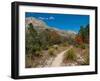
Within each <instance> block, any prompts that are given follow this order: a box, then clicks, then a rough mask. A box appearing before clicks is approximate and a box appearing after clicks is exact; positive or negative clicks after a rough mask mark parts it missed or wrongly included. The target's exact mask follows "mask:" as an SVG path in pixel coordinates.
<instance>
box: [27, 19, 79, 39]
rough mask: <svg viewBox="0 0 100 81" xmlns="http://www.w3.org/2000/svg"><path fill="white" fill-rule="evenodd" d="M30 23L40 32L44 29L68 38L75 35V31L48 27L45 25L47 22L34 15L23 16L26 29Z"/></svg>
mask: <svg viewBox="0 0 100 81" xmlns="http://www.w3.org/2000/svg"><path fill="white" fill-rule="evenodd" d="M30 23H32V25H33V27H34V29H35V30H36V31H37V32H42V31H45V30H49V31H54V32H56V33H57V34H59V35H60V36H62V37H66V38H69V37H70V38H74V37H75V35H76V34H77V33H76V32H74V31H71V30H66V31H65V30H60V29H57V28H55V27H49V26H47V24H46V23H45V22H44V21H42V20H39V19H36V18H34V17H27V18H25V26H26V29H27V28H28V25H29V24H30Z"/></svg>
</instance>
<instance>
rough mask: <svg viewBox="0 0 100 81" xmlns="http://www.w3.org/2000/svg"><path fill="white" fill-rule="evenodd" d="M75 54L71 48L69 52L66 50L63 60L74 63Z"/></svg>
mask: <svg viewBox="0 0 100 81" xmlns="http://www.w3.org/2000/svg"><path fill="white" fill-rule="evenodd" d="M76 57H77V56H76V54H75V51H74V49H73V48H71V49H70V50H68V51H67V52H66V53H65V57H64V60H65V61H66V60H68V61H75V60H76Z"/></svg>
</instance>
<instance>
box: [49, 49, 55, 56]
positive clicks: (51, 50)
mask: <svg viewBox="0 0 100 81" xmlns="http://www.w3.org/2000/svg"><path fill="white" fill-rule="evenodd" d="M49 54H50V55H51V56H55V54H54V49H53V48H50V49H49Z"/></svg>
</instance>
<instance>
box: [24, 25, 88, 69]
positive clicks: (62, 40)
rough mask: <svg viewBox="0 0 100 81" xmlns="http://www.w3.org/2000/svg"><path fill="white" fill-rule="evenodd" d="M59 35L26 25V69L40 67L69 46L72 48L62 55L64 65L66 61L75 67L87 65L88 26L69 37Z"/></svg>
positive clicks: (57, 32)
mask: <svg viewBox="0 0 100 81" xmlns="http://www.w3.org/2000/svg"><path fill="white" fill-rule="evenodd" d="M39 28H40V29H39ZM59 33H60V34H59ZM61 34H62V33H61V32H59V31H56V30H54V29H49V28H47V27H45V26H44V27H43V26H35V25H34V24H33V23H29V24H27V25H26V29H25V52H26V57H25V59H26V60H25V61H26V62H25V64H26V68H31V67H38V66H39V65H40V66H41V67H42V66H44V63H45V62H46V60H47V59H49V58H55V57H56V56H57V54H58V53H60V52H62V51H64V50H67V49H68V48H69V47H70V46H72V48H71V49H70V50H68V51H67V52H66V53H65V54H64V61H65V64H64V65H66V63H67V61H68V62H72V61H73V62H76V64H77V65H88V64H89V25H87V26H85V27H83V26H81V27H80V30H79V32H78V33H77V34H72V33H71V35H69V36H67V34H64V36H63V35H61ZM83 51H85V52H83ZM78 56H80V57H78ZM81 57H82V58H83V60H84V61H82V62H80V59H81ZM78 59H79V62H78ZM40 66H39V67H40Z"/></svg>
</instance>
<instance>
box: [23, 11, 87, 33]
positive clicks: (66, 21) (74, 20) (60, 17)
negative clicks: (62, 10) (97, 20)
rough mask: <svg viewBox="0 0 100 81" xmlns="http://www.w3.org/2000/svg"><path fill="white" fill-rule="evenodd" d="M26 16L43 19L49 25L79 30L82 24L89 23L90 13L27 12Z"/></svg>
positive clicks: (61, 28)
mask: <svg viewBox="0 0 100 81" xmlns="http://www.w3.org/2000/svg"><path fill="white" fill-rule="evenodd" d="M25 17H35V18H37V19H40V20H43V21H44V22H45V23H46V24H47V25H48V26H50V27H55V28H58V29H60V30H71V31H75V32H78V31H79V29H80V26H86V25H87V24H89V15H74V14H51V13H33V12H26V14H25Z"/></svg>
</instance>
